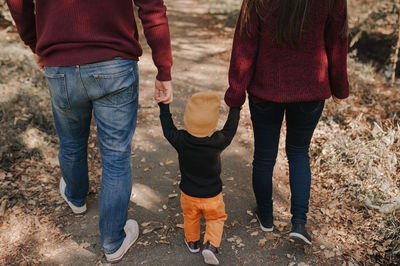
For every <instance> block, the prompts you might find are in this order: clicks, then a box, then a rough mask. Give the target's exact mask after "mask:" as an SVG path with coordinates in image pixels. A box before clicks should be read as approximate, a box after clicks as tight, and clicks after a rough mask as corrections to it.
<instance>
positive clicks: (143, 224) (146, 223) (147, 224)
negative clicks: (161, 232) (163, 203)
mask: <svg viewBox="0 0 400 266" xmlns="http://www.w3.org/2000/svg"><path fill="white" fill-rule="evenodd" d="M150 224H151V222H144V223H141V224H140V225H141V226H143V227H147V226H149V225H150Z"/></svg>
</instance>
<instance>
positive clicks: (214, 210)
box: [181, 192, 227, 247]
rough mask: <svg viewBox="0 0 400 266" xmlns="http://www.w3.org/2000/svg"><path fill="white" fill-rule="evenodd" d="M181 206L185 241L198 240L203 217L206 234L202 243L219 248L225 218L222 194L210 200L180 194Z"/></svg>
mask: <svg viewBox="0 0 400 266" xmlns="http://www.w3.org/2000/svg"><path fill="white" fill-rule="evenodd" d="M181 206H182V210H183V219H184V231H185V237H186V240H187V241H188V242H192V241H193V242H195V241H198V240H200V219H201V217H202V216H203V215H204V218H205V219H206V233H205V235H204V241H203V243H206V242H207V241H210V243H211V244H212V245H213V246H214V247H219V245H220V244H221V238H222V232H223V230H224V222H225V220H226V218H227V215H226V212H225V204H224V200H223V198H222V194H221V193H219V194H218V195H217V196H215V197H212V198H195V197H191V196H189V195H186V194H185V193H183V192H181Z"/></svg>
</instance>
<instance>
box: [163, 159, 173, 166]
mask: <svg viewBox="0 0 400 266" xmlns="http://www.w3.org/2000/svg"><path fill="white" fill-rule="evenodd" d="M173 163H174V161H172V160H166V161H165V165H170V164H173Z"/></svg>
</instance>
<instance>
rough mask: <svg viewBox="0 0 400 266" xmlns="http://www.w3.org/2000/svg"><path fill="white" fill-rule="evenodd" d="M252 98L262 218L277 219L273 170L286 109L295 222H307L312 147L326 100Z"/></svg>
mask: <svg viewBox="0 0 400 266" xmlns="http://www.w3.org/2000/svg"><path fill="white" fill-rule="evenodd" d="M249 102H250V113H251V120H252V122H253V131H254V160H253V190H254V194H255V197H256V201H257V205H258V208H259V211H260V216H261V217H260V218H261V219H263V220H264V221H272V220H273V214H272V213H273V211H272V173H273V169H274V165H275V161H276V156H277V154H278V146H279V135H280V130H281V125H282V121H283V117H284V114H285V112H286V125H287V134H286V154H287V157H288V161H289V173H290V174H289V178H290V190H291V193H292V196H291V214H292V223H300V224H303V225H305V224H306V222H307V216H306V214H307V212H308V201H309V198H310V183H311V171H310V162H309V158H308V151H309V147H310V142H311V138H312V135H313V132H314V129H315V127H316V126H317V124H318V121H319V118H320V117H321V113H322V110H323V109H324V104H325V101H314V102H302V103H274V102H263V103H257V104H255V103H253V102H252V101H251V100H250V101H249Z"/></svg>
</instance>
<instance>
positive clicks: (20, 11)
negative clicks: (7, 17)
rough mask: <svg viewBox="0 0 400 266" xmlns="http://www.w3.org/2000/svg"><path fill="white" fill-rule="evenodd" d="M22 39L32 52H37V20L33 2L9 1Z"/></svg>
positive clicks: (26, 0) (22, 0)
mask: <svg viewBox="0 0 400 266" xmlns="http://www.w3.org/2000/svg"><path fill="white" fill-rule="evenodd" d="M7 5H8V7H9V9H10V12H11V15H12V17H13V18H14V21H15V24H16V25H17V30H18V33H19V35H20V36H21V39H22V40H23V41H24V43H25V44H26V45H28V46H29V47H30V48H31V50H32V52H34V53H35V51H36V41H37V38H36V20H35V5H34V4H33V0H7Z"/></svg>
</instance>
